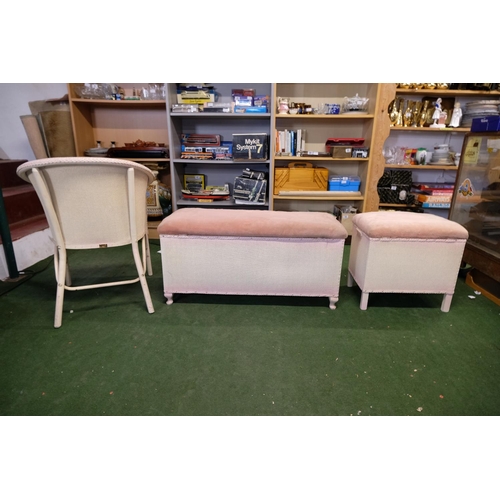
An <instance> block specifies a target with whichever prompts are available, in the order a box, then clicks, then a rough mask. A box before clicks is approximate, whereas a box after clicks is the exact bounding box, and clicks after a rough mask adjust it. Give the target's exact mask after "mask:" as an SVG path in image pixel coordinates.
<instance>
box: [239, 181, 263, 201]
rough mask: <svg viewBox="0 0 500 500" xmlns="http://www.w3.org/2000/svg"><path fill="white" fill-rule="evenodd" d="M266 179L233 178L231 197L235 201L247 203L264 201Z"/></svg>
mask: <svg viewBox="0 0 500 500" xmlns="http://www.w3.org/2000/svg"><path fill="white" fill-rule="evenodd" d="M266 190H267V180H265V179H249V178H248V177H236V178H235V179H234V189H233V197H234V199H235V201H238V200H241V201H244V202H247V203H265V202H266Z"/></svg>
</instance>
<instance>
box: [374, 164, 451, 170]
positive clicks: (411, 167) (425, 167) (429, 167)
mask: <svg viewBox="0 0 500 500" xmlns="http://www.w3.org/2000/svg"><path fill="white" fill-rule="evenodd" d="M384 168H396V169H398V170H400V169H403V170H405V169H407V170H458V167H457V166H456V165H396V164H386V165H384Z"/></svg>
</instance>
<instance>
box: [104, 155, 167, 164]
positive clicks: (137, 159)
mask: <svg viewBox="0 0 500 500" xmlns="http://www.w3.org/2000/svg"><path fill="white" fill-rule="evenodd" d="M95 158H98V157H95ZM104 158H109V156H105V157H104ZM112 159H113V160H128V161H135V162H136V163H142V162H148V163H160V162H163V163H168V162H170V159H169V158H116V157H113V158H112Z"/></svg>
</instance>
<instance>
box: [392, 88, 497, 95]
mask: <svg viewBox="0 0 500 500" xmlns="http://www.w3.org/2000/svg"><path fill="white" fill-rule="evenodd" d="M396 94H410V95H411V94H414V95H427V94H429V95H441V96H442V95H449V96H451V97H454V96H458V97H459V96H480V97H481V96H493V97H500V92H499V91H498V90H449V89H447V90H439V89H396Z"/></svg>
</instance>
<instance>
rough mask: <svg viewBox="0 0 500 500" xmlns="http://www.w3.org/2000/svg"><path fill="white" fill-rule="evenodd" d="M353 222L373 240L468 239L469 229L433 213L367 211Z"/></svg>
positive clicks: (355, 217)
mask: <svg viewBox="0 0 500 500" xmlns="http://www.w3.org/2000/svg"><path fill="white" fill-rule="evenodd" d="M352 223H353V224H354V225H355V226H356V227H357V228H359V229H360V230H361V231H362V232H363V233H365V234H366V235H367V236H369V237H370V238H416V239H426V240H432V239H452V238H453V239H467V238H468V237H469V233H468V232H467V229H465V228H464V227H463V226H461V225H460V224H458V223H457V222H453V221H451V220H448V219H445V218H443V217H439V216H438V215H433V214H419V213H415V212H365V213H362V214H356V215H355V216H354V217H353V218H352Z"/></svg>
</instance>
